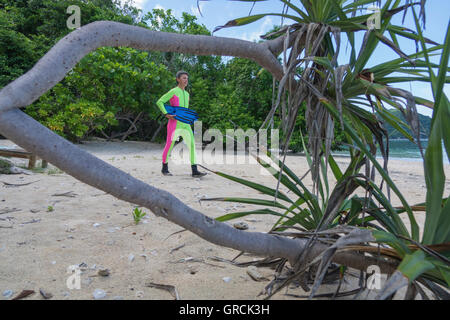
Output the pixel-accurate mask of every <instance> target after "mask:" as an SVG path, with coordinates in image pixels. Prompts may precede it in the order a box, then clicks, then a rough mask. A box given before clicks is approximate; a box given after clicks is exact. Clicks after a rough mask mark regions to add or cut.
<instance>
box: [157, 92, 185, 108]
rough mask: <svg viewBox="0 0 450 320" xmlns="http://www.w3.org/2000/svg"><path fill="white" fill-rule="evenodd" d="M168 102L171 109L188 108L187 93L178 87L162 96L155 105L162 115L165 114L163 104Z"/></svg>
mask: <svg viewBox="0 0 450 320" xmlns="http://www.w3.org/2000/svg"><path fill="white" fill-rule="evenodd" d="M167 102H169V103H170V105H171V106H172V107H184V108H189V93H188V92H187V91H186V90H183V89H181V88H180V87H175V88H173V89H170V90H169V92H167V93H166V94H164V95H163V96H162V97H161V98H159V100H158V101H157V102H156V105H157V106H158V108H159V109H160V110H161V112H162V113H163V114H167V110H166V108H165V107H164V104H165V103H167Z"/></svg>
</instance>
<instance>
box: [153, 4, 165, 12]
mask: <svg viewBox="0 0 450 320" xmlns="http://www.w3.org/2000/svg"><path fill="white" fill-rule="evenodd" d="M153 9H163V10H164V11H165V10H166V8H164V7H163V6H162V5H160V4H159V3H157V4H156V5H155V6H154V7H153Z"/></svg>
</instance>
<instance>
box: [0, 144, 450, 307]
mask: <svg viewBox="0 0 450 320" xmlns="http://www.w3.org/2000/svg"><path fill="white" fill-rule="evenodd" d="M0 146H3V147H12V146H14V143H13V142H11V141H9V140H0ZM79 147H80V148H82V149H84V150H86V151H88V152H90V153H92V154H94V155H95V156H97V157H99V158H100V159H102V160H104V161H106V162H108V163H110V164H111V165H113V166H115V167H117V168H119V169H121V170H123V171H125V172H127V173H129V174H131V175H132V176H134V177H136V178H138V179H140V180H142V181H144V182H146V183H148V184H150V185H152V186H154V187H157V188H160V189H164V190H167V191H169V192H171V193H172V194H173V195H175V196H176V197H178V198H179V199H181V200H182V201H184V202H185V203H186V204H187V205H189V206H191V207H193V208H195V209H197V210H199V211H201V212H203V213H204V214H206V215H208V216H210V217H213V218H215V217H218V216H221V215H223V214H225V213H230V212H236V211H244V210H245V211H247V210H251V209H253V208H257V207H256V206H252V205H242V204H234V203H226V202H199V199H201V198H203V197H207V198H211V197H218V196H240V197H262V195H261V194H259V193H258V192H256V191H254V190H252V189H250V188H246V187H244V186H242V185H240V184H237V183H234V182H232V181H229V180H226V179H224V178H222V177H220V176H217V175H215V174H213V173H209V174H208V175H207V176H205V177H203V178H201V179H199V178H192V177H191V176H190V173H191V172H190V169H191V168H190V165H189V164H184V163H181V164H176V163H174V161H172V162H171V163H170V164H169V169H170V171H171V172H172V173H173V176H163V175H162V174H161V172H160V171H161V154H162V149H163V146H162V145H159V144H153V143H147V142H105V141H90V142H86V143H84V144H82V145H79ZM337 160H338V163H339V164H340V165H345V163H347V161H348V159H346V158H337ZM10 161H13V162H14V163H15V164H16V165H25V166H26V164H27V160H23V159H17V158H11V159H10ZM38 163H39V162H38ZM200 163H201V162H200ZM286 163H287V165H288V166H289V167H290V168H291V169H292V170H293V171H294V172H296V173H297V175H298V176H303V174H304V173H306V171H307V170H308V165H307V162H306V159H305V157H301V156H288V157H287V161H286ZM205 166H206V167H208V168H210V169H213V170H218V171H222V172H225V173H227V174H231V175H235V176H239V177H243V178H246V179H249V180H252V181H255V182H259V183H263V184H265V185H267V186H270V187H273V188H275V187H276V180H275V179H274V178H273V177H272V176H270V175H266V174H261V172H262V171H261V167H260V166H259V165H257V164H248V163H247V164H239V165H237V164H234V165H233V164H216V165H214V164H205ZM200 170H202V171H204V169H202V168H200ZM389 170H390V176H391V178H392V179H393V180H394V182H396V183H397V186H398V187H399V189H400V191H401V192H402V193H403V195H404V196H405V198H406V199H407V200H408V202H409V203H410V204H416V203H420V202H423V201H425V195H426V187H425V181H424V176H423V163H422V162H420V161H403V160H390V161H389ZM445 174H446V176H447V177H450V165H446V166H445ZM331 177H332V174H330V179H331ZM305 179H306V180H305V181H306V182H307V183H306V184H307V185H311V181H310V178H309V177H307V178H305ZM5 183H6V184H5ZM25 183H30V184H28V185H24V186H10V185H8V184H25ZM333 185H334V181H333V180H332V179H331V180H330V186H331V187H332V186H333ZM281 190H285V189H283V188H281ZM449 194H450V183H449V179H447V183H446V189H445V195H449ZM392 203H393V205H400V201H399V200H398V199H397V198H396V197H395V196H392ZM134 207H135V205H133V204H131V203H127V202H124V201H122V200H118V199H117V198H115V197H113V196H111V195H108V194H106V193H105V192H103V191H100V190H97V189H95V188H93V187H91V186H88V185H86V184H84V183H82V182H80V181H78V180H76V179H74V178H73V177H71V176H70V175H67V174H65V173H64V172H62V171H60V170H57V169H56V168H55V167H53V166H52V165H51V164H49V167H48V168H47V169H46V170H45V171H44V172H43V173H38V172H36V171H34V172H32V173H31V174H16V175H0V299H11V298H12V297H14V296H16V295H17V294H19V293H20V292H21V291H22V290H34V291H35V292H36V293H34V294H33V295H31V296H29V297H27V298H26V299H37V300H40V299H43V297H42V296H41V294H40V293H39V289H41V288H42V289H43V290H44V291H46V292H49V293H51V294H52V295H53V298H52V299H70V300H72V299H93V293H94V291H95V290H96V289H101V290H103V291H104V292H105V293H106V296H105V297H104V299H173V296H172V295H171V294H170V293H169V292H168V291H165V290H161V289H157V288H151V287H147V286H146V283H148V282H154V283H158V284H165V285H172V286H174V287H176V289H177V292H178V294H179V297H180V298H181V299H262V298H263V296H259V297H258V294H259V293H260V292H261V291H262V290H263V288H264V286H265V285H267V283H268V281H262V282H256V281H254V280H252V278H250V276H249V275H248V274H247V272H246V268H240V267H236V266H233V265H231V264H228V263H224V262H220V261H214V260H212V259H211V257H220V258H225V259H232V258H234V257H235V256H236V255H238V254H239V252H238V251H236V250H233V249H229V248H224V247H220V246H217V245H214V244H211V243H209V242H207V241H205V240H203V239H202V238H200V237H199V236H197V235H195V234H193V233H191V232H189V231H185V232H181V233H176V232H178V231H180V230H182V227H180V226H177V225H175V224H173V223H171V222H170V221H167V220H166V219H164V218H159V217H156V216H155V215H153V214H152V213H151V212H150V211H149V210H148V209H146V208H141V209H142V210H143V211H144V212H146V213H147V216H146V217H145V218H144V219H142V220H141V221H140V223H139V224H138V225H135V224H134V221H133V217H132V211H133V209H134ZM2 212H6V213H3V214H2ZM416 218H417V220H418V222H419V223H420V224H421V225H423V222H424V213H418V214H417V216H416ZM276 220H277V219H276V218H275V217H272V216H267V215H258V216H248V217H245V218H242V219H239V220H235V221H231V222H228V223H230V224H233V223H234V222H239V221H243V222H245V223H247V224H248V225H249V230H250V231H261V232H267V231H269V230H270V227H271V226H272V225H273V224H274V223H275V221H276ZM405 220H407V219H405ZM174 233H176V234H174ZM174 249H176V250H174ZM253 259H258V257H256V256H249V255H245V256H242V257H240V258H239V259H238V261H240V262H242V261H252V260H253ZM82 263H84V264H82ZM80 264H82V266H83V267H84V268H82V273H81V275H80V280H81V282H80V288H79V289H76V288H73V289H71V288H69V287H68V285H67V280H68V278H69V277H70V276H71V274H70V273H69V272H68V270H67V269H68V268H69V267H70V266H72V265H80ZM100 269H109V271H110V275H109V276H106V277H102V276H99V275H98V271H99V270H100ZM259 271H260V273H262V274H263V275H264V276H266V277H267V278H269V279H272V274H273V272H274V271H273V270H272V269H270V268H259ZM335 288H336V286H335V285H326V286H323V287H322V288H321V289H320V290H319V293H321V292H332V291H333V290H334V289H335ZM349 289H350V285H348V284H344V285H343V287H342V288H341V291H346V290H349ZM6 290H11V291H12V292H13V293H12V295H10V296H9V297H5V296H3V295H2V293H4V292H5V291H6ZM288 292H289V293H293V294H298V295H302V294H305V293H304V292H303V291H302V290H301V288H294V287H292V286H291V287H289V289H288ZM285 293H286V290H282V292H280V293H278V294H276V295H275V296H274V297H273V298H274V299H294V298H292V297H289V296H286V295H285Z"/></svg>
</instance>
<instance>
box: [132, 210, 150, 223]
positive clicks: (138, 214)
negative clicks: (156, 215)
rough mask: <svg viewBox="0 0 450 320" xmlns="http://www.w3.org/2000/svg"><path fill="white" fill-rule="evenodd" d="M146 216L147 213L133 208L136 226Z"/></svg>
mask: <svg viewBox="0 0 450 320" xmlns="http://www.w3.org/2000/svg"><path fill="white" fill-rule="evenodd" d="M146 214H147V213H145V212H143V211H142V210H140V209H139V208H134V210H133V219H134V223H135V224H138V223H139V221H141V219H142V218H143V217H145V216H146Z"/></svg>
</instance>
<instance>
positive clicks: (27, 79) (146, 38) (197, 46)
mask: <svg viewBox="0 0 450 320" xmlns="http://www.w3.org/2000/svg"><path fill="white" fill-rule="evenodd" d="M279 43H280V42H279V40H278V41H277V42H276V43H271V42H269V41H267V42H265V43H264V44H256V43H252V42H248V41H242V40H236V39H228V38H216V37H210V36H193V35H180V34H172V33H162V32H154V31H149V30H147V29H145V28H140V27H134V26H129V25H126V24H121V23H116V22H105V21H99V22H94V23H91V24H89V25H86V26H84V27H82V28H80V29H78V30H76V31H74V32H72V33H70V34H69V35H67V36H66V37H64V38H63V39H61V40H60V41H59V42H58V43H57V44H56V45H55V46H54V47H53V48H52V49H51V50H50V51H49V52H48V53H47V54H46V55H45V56H44V57H43V58H42V59H41V60H40V61H39V62H38V63H37V64H36V65H35V66H34V67H33V68H32V69H31V70H30V71H29V72H27V73H26V74H24V75H23V76H21V77H20V78H18V79H17V80H15V81H13V82H12V83H10V84H9V85H7V86H6V87H4V88H3V89H2V90H1V91H0V133H1V134H2V135H4V136H5V137H7V138H9V139H10V140H12V141H14V142H15V143H16V144H18V145H19V146H21V147H23V148H25V149H26V150H28V151H30V152H32V153H34V154H36V155H38V156H39V157H41V158H43V159H45V160H47V161H49V162H51V163H52V164H54V165H55V166H57V167H58V168H60V169H61V170H64V171H65V172H67V173H68V174H70V175H71V176H73V177H75V178H76V179H78V180H80V181H82V182H84V183H86V184H89V185H91V186H93V187H95V188H98V189H101V190H103V191H105V192H107V193H109V194H111V195H113V196H115V197H117V198H119V199H122V200H124V201H128V202H131V203H134V204H138V205H140V206H143V207H146V208H148V209H150V210H151V211H152V212H153V213H154V214H156V215H158V216H162V217H165V218H166V219H168V220H169V221H171V222H174V223H176V224H178V225H180V226H182V227H184V228H186V229H188V230H190V231H192V232H193V233H195V234H197V235H198V236H200V237H201V238H203V239H205V240H207V241H209V242H212V243H215V244H218V245H221V246H226V247H230V248H234V249H237V250H240V251H245V252H250V253H254V254H257V255H263V256H271V257H283V258H286V259H288V260H289V261H290V262H291V264H292V263H294V262H295V260H296V258H297V256H298V254H299V253H300V252H301V251H302V250H303V248H304V247H305V245H306V242H307V240H305V239H290V238H286V237H281V236H277V235H271V234H267V233H260V232H246V231H240V230H237V229H235V228H233V227H231V226H229V225H227V224H225V223H222V222H218V221H216V220H214V219H211V218H209V217H207V216H205V215H204V214H202V213H201V212H199V211H196V210H194V209H192V208H190V207H188V206H186V205H185V204H184V203H183V202H182V201H180V200H179V199H177V198H176V197H174V196H173V195H171V194H170V193H168V192H166V191H164V190H160V189H157V188H155V187H152V186H150V185H148V184H146V183H144V182H142V181H140V180H138V179H136V178H133V177H132V176H131V175H129V174H127V173H125V172H123V171H121V170H119V169H117V168H115V167H113V166H111V165H109V164H107V163H106V162H104V161H102V160H100V159H98V158H96V157H95V156H92V155H91V154H89V153H88V152H86V151H83V150H82V149H80V148H78V147H77V146H75V145H73V144H71V143H70V142H68V141H67V140H65V139H63V138H62V137H60V136H58V135H57V134H55V133H53V132H52V131H51V130H49V129H48V128H46V127H44V126H42V125H41V124H39V123H38V122H37V121H35V120H34V119H32V118H30V117H29V116H27V115H26V114H25V113H23V112H22V111H20V110H17V109H16V108H18V107H25V106H27V105H29V104H31V103H32V102H33V101H35V100H36V99H38V98H39V97H40V96H41V95H42V94H44V93H45V92H46V91H48V90H50V89H51V88H52V87H53V86H54V85H55V84H57V83H58V82H59V81H61V80H62V79H63V78H64V76H65V74H66V73H67V72H68V71H69V70H70V69H71V68H73V67H74V66H75V65H76V63H77V62H78V61H79V60H81V59H82V57H84V56H85V55H86V54H88V53H89V52H91V51H93V50H95V49H97V48H99V47H101V46H128V47H133V48H136V49H145V50H161V51H173V52H183V53H191V54H197V55H232V56H239V57H245V58H249V59H252V60H254V61H256V62H257V63H259V64H260V65H261V66H263V67H265V68H266V69H267V70H269V71H270V72H271V73H272V74H273V75H274V76H275V78H277V79H280V78H281V77H282V67H281V65H280V64H279V62H278V60H277V59H276V57H275V56H274V55H273V54H272V51H271V49H274V48H276V47H278V44H279ZM271 44H274V46H272V47H271ZM327 248H328V246H326V245H324V244H320V243H316V244H315V245H314V246H313V247H312V248H310V249H311V252H310V253H311V255H310V256H311V257H314V256H317V255H318V254H320V253H321V252H323V251H325V250H326V249H327ZM332 260H333V261H334V262H336V263H340V264H344V265H347V266H349V267H353V268H356V269H360V270H366V269H367V267H368V266H369V265H371V264H378V265H379V266H380V268H381V270H382V272H387V273H392V272H393V271H394V270H395V265H394V264H391V263H388V262H386V261H377V260H376V259H374V258H371V257H366V256H364V255H361V254H356V253H351V252H338V253H337V254H336V255H335V256H334V257H333V259H332Z"/></svg>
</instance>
